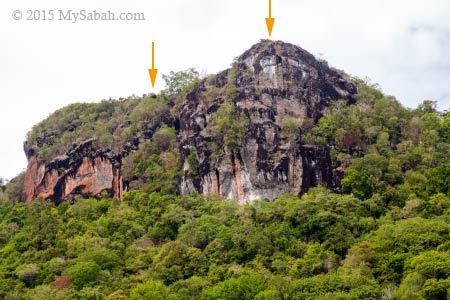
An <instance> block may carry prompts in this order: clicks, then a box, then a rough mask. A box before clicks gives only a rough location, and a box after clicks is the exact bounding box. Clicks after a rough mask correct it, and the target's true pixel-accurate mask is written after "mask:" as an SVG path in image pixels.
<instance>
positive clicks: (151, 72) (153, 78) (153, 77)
mask: <svg viewBox="0 0 450 300" xmlns="http://www.w3.org/2000/svg"><path fill="white" fill-rule="evenodd" d="M148 74H149V75H150V81H151V82H152V88H154V87H155V81H156V75H158V69H155V42H152V68H151V69H148Z"/></svg>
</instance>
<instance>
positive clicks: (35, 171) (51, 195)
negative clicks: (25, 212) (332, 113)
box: [23, 41, 356, 203]
mask: <svg viewBox="0 0 450 300" xmlns="http://www.w3.org/2000/svg"><path fill="white" fill-rule="evenodd" d="M355 93H356V88H355V86H354V85H353V84H352V83H351V82H350V80H349V78H348V77H347V76H346V75H345V74H343V73H342V72H339V71H337V70H334V69H332V68H330V67H328V65H327V64H326V63H325V62H322V61H318V60H317V59H315V58H314V56H313V55H311V54H310V53H308V52H307V51H305V50H303V49H301V48H300V47H297V46H294V45H291V44H287V43H283V42H271V41H262V42H260V43H258V44H256V45H255V46H253V47H252V48H251V49H249V50H248V51H246V52H245V53H244V54H242V55H241V56H240V57H238V58H237V59H236V60H235V61H234V63H233V64H232V67H231V68H230V69H229V70H226V71H223V72H221V73H219V74H217V75H214V76H209V77H208V78H205V79H203V80H201V81H200V83H199V84H198V85H197V86H196V87H195V88H194V89H193V90H192V91H191V92H189V93H188V94H187V95H186V96H185V97H184V99H183V100H182V102H181V104H178V105H173V103H172V104H170V105H169V107H168V109H167V110H164V109H159V111H161V113H159V114H156V113H154V109H153V108H152V110H151V111H150V110H148V111H147V112H144V113H143V114H140V115H138V116H140V117H136V114H135V115H134V117H133V114H132V113H124V114H123V115H124V116H123V117H121V118H120V120H121V121H120V122H116V121H114V122H112V124H111V128H113V129H111V130H109V131H110V132H113V136H112V137H111V138H110V139H111V140H113V139H115V137H116V136H118V135H119V133H120V136H121V137H123V138H122V139H120V141H117V142H114V141H112V142H111V144H112V145H111V147H102V146H101V143H98V142H97V140H98V139H99V138H98V137H97V136H96V134H95V130H94V134H92V137H91V138H88V139H83V140H80V139H77V138H76V134H73V135H72V136H73V137H72V139H71V140H70V141H71V142H72V143H73V145H72V146H70V147H66V148H67V149H63V150H61V149H59V150H58V151H53V152H51V153H52V154H53V155H55V156H54V157H45V158H44V157H42V156H43V155H42V154H40V153H39V150H42V149H44V148H45V149H46V150H47V149H48V148H49V147H52V148H51V149H54V148H55V143H57V142H55V141H54V139H53V138H52V136H51V134H50V136H49V132H48V130H47V131H46V130H41V131H39V132H38V134H36V136H33V137H31V138H30V139H29V140H28V141H27V142H26V143H25V152H26V155H27V158H28V167H27V170H26V174H25V181H24V191H23V200H24V201H31V200H32V199H33V198H36V197H41V198H45V199H51V200H53V201H55V202H57V203H58V202H60V201H61V200H63V199H65V198H67V197H69V196H71V195H74V194H81V195H84V196H96V195H98V194H99V193H101V192H103V191H107V192H109V193H110V194H111V195H112V196H114V197H117V198H121V197H122V194H123V192H124V191H125V190H126V188H127V185H128V183H129V182H128V179H124V178H123V176H122V174H123V173H124V172H125V173H126V170H124V165H123V163H122V158H124V157H126V156H128V155H129V154H130V153H132V152H133V151H135V150H137V149H138V145H139V144H142V143H145V142H146V141H148V140H151V139H152V134H153V132H155V130H156V128H158V127H160V126H162V124H163V123H165V124H168V123H170V124H171V126H173V128H175V129H176V131H177V141H178V142H177V147H178V149H179V155H180V161H181V164H182V166H183V175H182V176H181V177H180V178H179V180H178V181H177V186H178V190H179V192H180V193H181V194H185V195H186V194H190V193H193V192H197V193H201V194H219V195H220V196H222V197H223V198H225V199H231V198H232V199H237V200H238V201H239V203H247V202H250V201H253V200H255V199H267V200H271V199H274V198H276V197H277V195H278V194H279V193H295V194H300V193H302V192H305V191H306V190H307V189H308V188H309V187H311V186H315V185H317V184H323V185H325V186H327V187H329V188H335V187H336V182H338V181H339V180H338V179H337V178H336V177H337V176H339V174H338V172H336V170H333V168H332V165H331V160H330V153H329V150H328V149H327V147H317V146H313V145H309V144H308V143H307V141H305V140H304V139H302V134H303V133H304V132H305V130H307V129H308V128H310V127H312V126H313V125H314V124H316V123H317V121H318V120H319V118H320V117H321V116H322V115H323V113H324V110H325V109H326V107H327V106H328V105H330V103H331V102H332V101H333V100H337V99H344V100H346V101H348V102H352V101H354V99H353V95H354V94H355ZM139 101H142V100H139V99H137V100H136V99H135V100H134V102H133V103H135V104H133V105H134V106H136V107H139ZM121 105H122V106H124V105H125V106H126V107H127V109H128V107H129V106H132V105H128V104H123V103H121ZM144 107H145V106H144ZM116 110H117V109H116ZM150 112H151V113H150ZM78 114H83V111H80V112H78ZM99 115H100V116H102V114H101V113H100V114H99ZM111 115H112V114H111ZM149 115H151V116H150V117H151V121H149ZM155 115H157V116H155ZM168 115H170V116H168ZM141 116H145V119H146V122H142V120H141V119H143V118H144V117H141ZM162 116H164V117H162ZM102 117H103V118H108V114H106V116H102ZM139 118H141V119H139ZM224 118H225V119H224ZM71 120H72V121H71V122H72V123H73V124H75V125H73V124H72V123H71V125H70V126H69V125H68V126H66V127H64V129H63V131H64V130H65V131H74V132H76V127H77V126H78V128H85V127H80V126H85V124H86V122H87V121H83V122H78V123H76V122H75V121H74V119H73V118H72V119H71ZM69 123H70V122H69ZM80 124H81V125H80ZM99 124H101V122H100V123H99ZM97 126H100V125H97ZM136 128H137V129H136ZM148 128H150V129H148ZM133 130H134V131H133ZM59 140H64V141H65V140H67V138H61V137H60V138H59ZM59 140H58V141H59ZM56 146H57V145H56ZM114 147H115V148H117V149H116V150H114V149H112V148H114ZM61 148H63V147H61ZM40 152H41V153H42V152H44V151H40ZM47 152H48V151H47ZM54 153H57V154H58V155H56V154H54ZM47 156H48V155H47Z"/></svg>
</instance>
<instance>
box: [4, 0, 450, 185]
mask: <svg viewBox="0 0 450 300" xmlns="http://www.w3.org/2000/svg"><path fill="white" fill-rule="evenodd" d="M272 6H273V7H272V14H273V17H275V18H276V21H275V26H274V30H273V36H272V38H273V39H275V40H283V41H285V42H290V43H293V44H296V45H299V46H301V47H302V48H304V49H306V50H308V51H309V52H311V53H312V54H314V55H316V56H317V57H321V58H324V59H326V60H327V61H328V62H329V64H330V65H332V66H334V67H336V68H338V69H342V70H345V71H346V72H347V73H349V74H351V75H354V76H359V77H361V78H365V77H368V78H370V79H371V80H372V82H374V83H378V84H380V86H381V88H382V90H383V91H384V92H385V93H386V94H389V95H394V96H395V97H396V98H397V99H398V100H399V101H400V102H401V103H402V104H403V105H404V106H406V107H410V108H413V107H415V106H417V104H418V103H420V102H422V101H423V100H425V99H429V100H434V101H437V102H438V107H439V109H441V110H446V109H449V107H450V1H448V0H427V1H425V0H395V1H393V0H363V1H362V0H341V1H336V0H272ZM18 10H20V11H21V12H22V15H21V16H22V18H21V19H20V20H15V19H14V18H18V16H19V15H18V14H20V13H18V12H17V11H18ZM69 10H70V11H71V12H75V13H76V12H81V11H83V10H84V11H85V12H86V13H89V12H93V11H94V10H96V11H97V12H99V13H106V12H108V10H109V11H111V12H112V13H114V14H115V16H118V15H120V13H142V14H144V16H145V20H143V21H139V20H134V21H101V20H100V21H88V20H84V21H83V20H77V21H76V22H74V21H73V18H72V20H60V17H61V13H62V14H64V15H66V14H67V12H68V11H69ZM36 11H38V12H37V13H36ZM51 11H53V12H51ZM52 13H53V18H51V14H52ZM44 15H46V16H47V20H43V18H44ZM28 17H31V18H34V20H27V18H28ZM266 17H268V0H245V1H244V0H160V1H154V0H142V1H138V0H129V1H118V0H89V1H87V0H77V1H61V0H59V1H57V0H43V1H36V0H14V1H12V0H2V1H1V2H0V28H1V30H0V177H3V178H8V179H11V178H12V177H14V176H15V175H17V174H18V173H19V172H21V171H23V170H24V169H25V168H26V164H27V161H26V158H25V155H24V153H23V150H22V148H23V141H24V140H25V137H26V134H27V132H28V131H29V130H30V129H31V128H32V126H33V125H35V124H37V123H38V122H40V121H42V120H43V119H45V118H46V117H47V116H49V115H50V114H51V113H52V112H53V111H55V110H56V109H58V108H61V107H64V106H66V105H68V104H70V103H74V102H98V101H100V100H102V99H108V98H119V97H127V96H130V95H133V94H134V95H142V94H147V93H150V92H152V91H155V92H157V91H159V90H160V89H162V88H164V82H163V80H162V79H161V75H162V74H168V73H169V72H170V71H178V70H183V69H187V68H189V67H195V68H196V69H198V70H199V71H202V72H204V73H208V74H210V73H216V72H218V71H220V70H224V69H226V68H228V67H229V66H230V63H231V62H232V60H233V58H234V57H237V56H239V55H240V54H242V53H243V52H244V51H245V50H246V49H248V48H250V47H251V46H252V45H253V44H255V43H256V42H258V41H259V40H260V39H262V38H267V37H268V34H267V29H266V25H265V20H264V18H266ZM36 19H37V20H36ZM50 19H52V20H50ZM152 42H155V67H156V68H158V69H159V74H158V79H157V81H156V86H155V89H154V90H153V89H152V88H151V85H150V80H149V77H148V72H147V69H148V68H150V67H151V44H152Z"/></svg>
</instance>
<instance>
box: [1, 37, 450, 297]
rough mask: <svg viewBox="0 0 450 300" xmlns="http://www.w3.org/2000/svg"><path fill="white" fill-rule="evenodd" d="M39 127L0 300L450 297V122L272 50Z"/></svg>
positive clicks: (12, 223) (20, 190)
mask: <svg viewBox="0 0 450 300" xmlns="http://www.w3.org/2000/svg"><path fill="white" fill-rule="evenodd" d="M165 79H166V82H167V88H166V89H165V90H164V91H162V92H161V93H159V94H157V95H156V94H152V95H144V96H142V97H137V96H133V97H130V98H127V99H118V100H106V101H102V102H100V103H96V104H73V105H70V106H68V107H65V108H62V109H60V110H58V111H56V112H55V113H53V114H52V115H50V116H49V118H48V119H46V120H44V121H42V122H41V123H39V124H37V125H36V126H35V127H34V128H33V129H32V130H31V131H30V133H29V134H28V136H27V140H26V142H25V145H24V149H25V153H26V155H27V158H28V162H29V165H28V168H27V170H26V172H25V174H23V175H22V176H18V177H17V178H16V179H15V180H13V181H11V182H10V183H8V184H6V185H5V184H4V183H0V187H1V189H0V299H8V300H12V299H24V300H25V299H33V300H37V299H56V300H58V299H61V300H62V299H70V300H72V299H73V300H75V299H83V300H84V299H86V300H90V299H96V300H97V299H108V300H126V299H129V300H144V299H164V300H168V299H203V300H212V299H232V300H234V299H236V300H241V299H257V300H284V299H295V300H296V299H318V300H325V299H345V300H347V299H348V300H350V299H352V300H353V299H354V300H356V299H380V300H381V299H396V300H397V299H398V300H400V299H427V300H428V299H430V300H431V299H438V300H439V299H447V298H448V297H449V296H450V279H449V276H450V255H449V249H450V248H449V247H450V246H449V245H450V235H449V233H450V231H449V230H450V228H449V223H450V155H449V153H450V115H449V113H448V112H447V111H445V112H440V111H438V110H437V109H436V103H435V102H433V101H430V100H425V101H423V103H422V104H421V105H419V106H418V107H417V108H415V109H409V108H405V107H403V106H402V105H401V104H400V103H399V102H398V101H397V100H396V99H395V97H393V96H388V95H385V94H383V92H382V91H381V90H380V89H379V88H378V87H377V85H375V84H371V83H370V82H366V81H363V80H360V79H358V78H352V77H351V76H349V75H347V74H346V73H345V72H343V71H340V70H337V69H335V68H332V67H330V66H329V65H328V64H327V63H326V62H324V61H321V60H317V59H316V58H314V56H312V55H311V54H309V53H308V52H307V51H305V50H304V49H302V48H300V47H298V46H294V45H291V44H288V43H283V42H271V41H261V42H260V43H258V44H256V45H254V46H253V47H251V48H250V49H249V50H247V51H246V52H244V53H243V54H242V55H241V56H239V57H238V58H236V59H235V61H234V62H233V63H232V65H231V68H230V69H228V70H225V71H223V72H221V73H219V74H216V75H210V76H207V77H206V78H199V76H198V73H197V72H195V70H192V69H191V70H186V71H181V72H177V73H173V72H172V73H171V74H169V75H168V76H166V77H165Z"/></svg>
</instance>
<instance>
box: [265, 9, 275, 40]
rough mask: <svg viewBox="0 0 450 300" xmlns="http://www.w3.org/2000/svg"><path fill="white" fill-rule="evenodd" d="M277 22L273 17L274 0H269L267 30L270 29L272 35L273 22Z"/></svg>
mask: <svg viewBox="0 0 450 300" xmlns="http://www.w3.org/2000/svg"><path fill="white" fill-rule="evenodd" d="M274 23H275V18H272V0H269V17H268V18H266V24H267V30H268V31H269V36H270V37H271V36H272V29H273V24H274Z"/></svg>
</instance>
